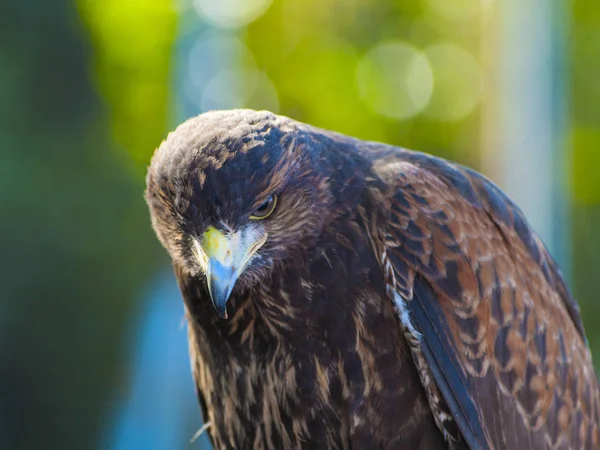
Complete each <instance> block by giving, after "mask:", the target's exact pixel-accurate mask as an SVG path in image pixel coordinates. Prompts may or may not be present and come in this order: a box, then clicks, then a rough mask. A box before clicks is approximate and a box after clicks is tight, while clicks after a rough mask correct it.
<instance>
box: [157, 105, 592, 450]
mask: <svg viewBox="0 0 600 450" xmlns="http://www.w3.org/2000/svg"><path fill="white" fill-rule="evenodd" d="M146 199H147V202H148V205H149V208H150V215H151V219H152V225H153V227H154V230H155V232H156V235H157V237H158V239H159V240H160V242H161V243H162V245H163V246H164V247H165V249H166V250H167V251H168V253H169V255H170V256H171V258H172V262H173V266H174V271H175V274H176V278H177V281H178V283H179V287H180V289H181V293H182V296H183V300H184V304H185V309H186V317H187V322H188V330H189V345H190V355H191V364H192V372H193V377H194V379H195V382H196V386H197V394H198V398H199V402H200V405H201V408H202V411H203V414H204V418H205V420H206V421H207V422H208V423H209V424H210V427H209V433H210V437H211V439H212V441H213V443H214V445H215V446H216V447H217V448H219V449H233V448H236V449H245V448H248V449H250V448H254V449H297V448H308V449H319V448H323V449H446V448H456V449H471V450H474V449H511V450H514V449H598V448H600V438H599V431H598V426H599V423H600V419H599V416H600V394H599V386H598V379H597V377H596V374H595V373H594V368H593V365H592V359H591V354H590V350H589V348H588V345H587V341H586V338H585V334H584V329H583V325H582V321H581V317H580V312H579V309H578V306H577V304H576V302H575V301H574V299H573V297H572V296H571V294H570V293H569V290H568V289H567V287H566V286H565V283H564V281H563V279H562V276H561V274H560V271H559V269H558V267H557V265H556V263H555V262H554V261H553V259H552V257H551V256H550V254H549V253H548V251H547V250H546V248H545V247H544V244H543V243H542V241H541V240H540V238H539V237H538V236H537V235H536V234H535V232H534V231H533V230H532V229H531V227H530V226H529V225H528V223H527V221H526V219H525V217H524V216H523V213H522V212H521V211H520V210H519V209H518V207H517V206H515V204H514V203H513V202H512V201H511V200H510V199H509V198H508V197H507V196H506V195H505V194H504V193H503V192H502V191H501V190H500V189H499V188H498V187H496V186H495V185H494V184H493V183H492V182H490V181H489V180H487V179H486V178H484V177H483V176H482V175H479V174H478V173H476V172H474V171H472V170H469V169H467V168H465V167H462V166H460V165H457V164H454V163H451V162H448V161H445V160H443V159H439V158H436V157H433V156H430V155H427V154H423V153H418V152H413V151H409V150H406V149H402V148H398V147H394V146H390V145H385V144H381V143H375V142H366V141H361V140H358V139H354V138H351V137H347V136H344V135H341V134H337V133H334V132H331V131H326V130H322V129H319V128H315V127H311V126H308V125H305V124H302V123H300V122H297V121H294V120H291V119H289V118H286V117H282V116H278V115H274V114H272V113H269V112H265V111H261V112H257V111H251V110H233V111H217V112H209V113H205V114H202V115H200V116H198V117H195V118H192V119H190V120H188V121H186V122H185V123H183V124H182V125H180V126H179V127H178V128H177V129H176V130H175V131H174V132H172V133H170V134H169V136H168V137H167V138H166V140H165V141H164V142H163V143H162V144H161V145H160V147H159V148H158V150H157V151H156V152H155V154H154V157H153V158H152V162H151V165H150V167H149V170H148V176H147V191H146Z"/></svg>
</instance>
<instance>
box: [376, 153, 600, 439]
mask: <svg viewBox="0 0 600 450" xmlns="http://www.w3.org/2000/svg"><path fill="white" fill-rule="evenodd" d="M375 168H376V171H377V172H378V174H379V176H380V179H381V180H383V181H384V182H385V184H386V188H385V189H381V187H378V190H379V191H380V192H381V191H382V192H384V194H383V198H378V199H377V203H379V204H384V205H387V207H386V210H387V211H388V212H389V215H388V216H384V217H383V218H379V223H380V226H379V227H378V230H379V235H378V245H376V247H381V248H380V249H379V253H382V254H385V252H387V258H388V259H389V263H390V264H391V266H392V271H393V277H392V279H393V284H394V286H393V289H395V291H396V292H398V293H400V295H401V296H402V298H403V299H404V301H405V306H404V307H405V308H407V312H408V314H409V316H410V320H411V321H412V322H413V323H412V326H414V327H415V328H416V329H417V331H418V333H420V334H421V335H422V337H421V338H420V339H419V341H418V342H419V344H418V345H420V348H419V349H418V351H420V352H422V354H423V356H424V358H425V360H426V362H427V364H428V366H429V370H430V371H431V374H432V376H433V378H434V379H435V381H436V383H437V386H438V388H439V390H440V391H441V393H442V395H443V397H444V399H445V401H446V403H447V406H448V408H449V409H450V411H451V412H452V415H453V416H454V419H455V420H456V422H457V424H458V426H459V428H460V430H461V432H462V435H463V437H464V439H465V440H466V441H467V443H468V444H469V445H470V446H471V448H523V447H522V445H523V443H525V442H527V443H529V445H530V447H529V448H577V449H588V448H589V449H592V448H600V440H599V437H598V421H599V415H600V398H599V397H600V393H599V389H598V381H597V378H596V375H595V373H594V369H593V366H592V362H591V355H590V351H589V349H588V347H587V341H586V339H585V334H584V330H583V325H582V322H581V317H580V313H579V308H578V307H577V304H576V302H575V300H574V299H573V297H572V296H571V295H570V294H569V292H568V289H567V288H566V286H565V283H564V281H563V279H562V277H561V274H560V271H559V270H558V268H557V266H556V264H555V262H554V261H553V260H552V258H551V256H550V255H549V253H548V251H547V250H546V249H545V247H544V245H543V243H542V242H541V240H540V239H539V237H538V236H537V235H536V234H535V233H534V232H533V231H532V229H531V228H530V226H529V225H528V224H527V221H526V220H525V218H524V216H523V214H522V212H521V211H520V210H519V209H518V208H517V207H516V206H515V205H514V204H513V203H512V202H511V201H510V199H509V198H508V197H507V196H506V195H504V194H503V193H502V192H501V191H500V189H498V188H497V187H496V186H494V185H493V184H492V183H491V182H490V181H488V180H487V179H485V178H484V177H482V176H481V175H479V174H476V173H475V172H472V171H469V170H468V169H465V168H462V167H460V166H457V165H454V164H451V163H448V162H446V161H444V160H441V159H438V158H433V157H430V156H427V155H423V154H420V153H413V152H408V151H400V152H396V153H388V154H387V155H386V156H385V157H383V158H380V159H379V160H378V161H377V162H376V164H375ZM405 321H406V320H405ZM405 325H406V324H405ZM519 446H521V447H519Z"/></svg>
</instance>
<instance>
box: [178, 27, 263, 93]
mask: <svg viewBox="0 0 600 450" xmlns="http://www.w3.org/2000/svg"><path fill="white" fill-rule="evenodd" d="M255 66H256V61H255V60H254V56H253V55H252V52H251V51H250V49H248V47H247V46H246V44H245V43H244V41H242V40H241V39H239V38H237V37H235V36H233V35H231V34H230V33H229V32H224V31H218V30H215V31H210V32H208V33H204V34H203V35H202V36H200V37H199V38H198V39H197V40H196V42H195V43H194V45H193V46H192V49H191V50H190V53H189V56H188V77H189V81H190V83H191V84H192V86H194V87H195V88H196V89H197V90H199V91H201V90H202V89H204V86H206V84H207V83H208V82H209V81H210V80H211V79H212V78H213V77H214V76H215V74H216V73H218V72H221V71H223V70H226V69H230V68H232V67H242V68H254V67H255Z"/></svg>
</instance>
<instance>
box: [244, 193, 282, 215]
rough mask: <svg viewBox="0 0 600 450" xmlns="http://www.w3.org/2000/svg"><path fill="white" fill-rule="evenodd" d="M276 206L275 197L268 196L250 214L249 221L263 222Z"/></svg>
mask: <svg viewBox="0 0 600 450" xmlns="http://www.w3.org/2000/svg"><path fill="white" fill-rule="evenodd" d="M276 205H277V196H276V195H269V198H267V199H266V200H265V201H264V202H263V203H262V204H261V205H260V206H259V207H258V208H256V209H255V210H254V211H253V212H252V214H251V215H250V219H251V220H263V219H266V218H267V217H269V216H270V215H271V214H272V213H273V211H275V206H276Z"/></svg>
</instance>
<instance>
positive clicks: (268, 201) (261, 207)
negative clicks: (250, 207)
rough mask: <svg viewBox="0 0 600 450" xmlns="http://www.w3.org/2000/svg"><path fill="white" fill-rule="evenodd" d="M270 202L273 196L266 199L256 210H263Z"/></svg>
mask: <svg viewBox="0 0 600 450" xmlns="http://www.w3.org/2000/svg"><path fill="white" fill-rule="evenodd" d="M270 204H271V197H269V198H268V199H267V200H265V202H264V203H263V204H262V205H260V206H259V207H258V208H256V211H257V212H263V211H265V210H266V209H267V208H268V207H269V205H270Z"/></svg>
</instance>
